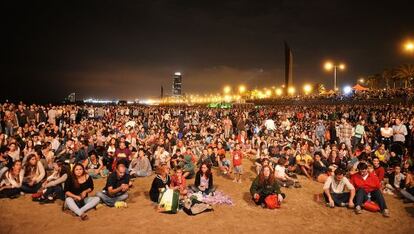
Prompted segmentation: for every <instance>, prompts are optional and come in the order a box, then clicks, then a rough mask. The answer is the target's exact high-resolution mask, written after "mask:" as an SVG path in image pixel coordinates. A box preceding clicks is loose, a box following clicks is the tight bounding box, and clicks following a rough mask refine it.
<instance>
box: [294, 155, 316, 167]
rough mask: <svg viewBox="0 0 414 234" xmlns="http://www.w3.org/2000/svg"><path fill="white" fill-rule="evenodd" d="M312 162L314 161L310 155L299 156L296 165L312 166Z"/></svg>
mask: <svg viewBox="0 0 414 234" xmlns="http://www.w3.org/2000/svg"><path fill="white" fill-rule="evenodd" d="M312 161H313V158H312V156H310V155H309V154H304V155H301V154H299V155H297V156H296V163H297V164H299V165H303V164H307V165H310V163H311V162H312Z"/></svg>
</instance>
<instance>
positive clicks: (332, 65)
mask: <svg viewBox="0 0 414 234" xmlns="http://www.w3.org/2000/svg"><path fill="white" fill-rule="evenodd" d="M324 67H325V70H327V71H331V70H333V71H334V91H337V90H338V87H337V85H336V76H337V75H336V71H337V69H339V70H345V64H343V63H340V64H335V63H332V62H326V63H325V65H324Z"/></svg>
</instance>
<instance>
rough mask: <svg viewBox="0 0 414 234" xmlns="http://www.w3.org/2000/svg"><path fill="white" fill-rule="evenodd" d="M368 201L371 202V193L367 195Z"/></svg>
mask: <svg viewBox="0 0 414 234" xmlns="http://www.w3.org/2000/svg"><path fill="white" fill-rule="evenodd" d="M368 201H371V193H368Z"/></svg>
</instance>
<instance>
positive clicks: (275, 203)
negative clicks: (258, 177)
mask: <svg viewBox="0 0 414 234" xmlns="http://www.w3.org/2000/svg"><path fill="white" fill-rule="evenodd" d="M265 204H266V207H267V208H269V209H276V208H279V207H280V203H279V200H278V199H277V195H275V194H272V195H269V196H267V197H266V198H265Z"/></svg>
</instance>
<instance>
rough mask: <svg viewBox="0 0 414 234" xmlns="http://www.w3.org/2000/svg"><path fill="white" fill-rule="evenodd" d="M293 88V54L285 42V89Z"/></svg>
mask: <svg viewBox="0 0 414 234" xmlns="http://www.w3.org/2000/svg"><path fill="white" fill-rule="evenodd" d="M292 86H293V54H292V50H291V49H290V47H289V45H288V44H287V43H286V42H285V88H286V89H288V88H289V87H292Z"/></svg>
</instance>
